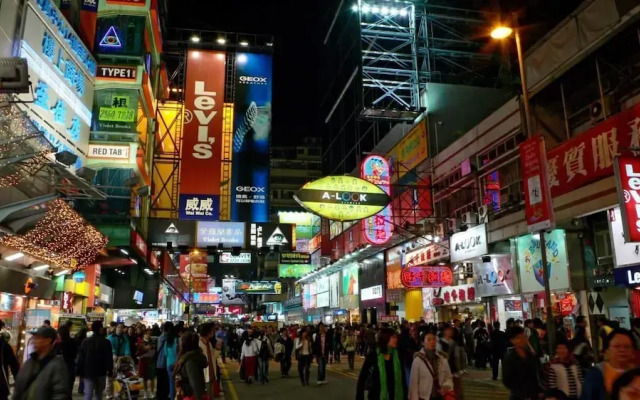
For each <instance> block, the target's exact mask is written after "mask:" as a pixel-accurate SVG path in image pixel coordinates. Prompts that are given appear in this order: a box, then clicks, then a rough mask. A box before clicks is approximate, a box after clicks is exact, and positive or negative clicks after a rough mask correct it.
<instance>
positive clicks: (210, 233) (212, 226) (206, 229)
mask: <svg viewBox="0 0 640 400" xmlns="http://www.w3.org/2000/svg"><path fill="white" fill-rule="evenodd" d="M196 232H197V238H196V246H197V247H208V246H214V247H215V246H218V244H222V247H226V248H229V247H244V239H245V237H244V236H245V233H244V232H245V231H244V222H221V221H198V223H197V229H196Z"/></svg>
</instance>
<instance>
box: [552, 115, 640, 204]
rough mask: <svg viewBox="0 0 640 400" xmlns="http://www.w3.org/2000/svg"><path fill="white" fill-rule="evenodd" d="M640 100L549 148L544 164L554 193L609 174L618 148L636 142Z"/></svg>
mask: <svg viewBox="0 0 640 400" xmlns="http://www.w3.org/2000/svg"><path fill="white" fill-rule="evenodd" d="M638 124H640V103H638V104H636V105H635V106H633V107H632V108H630V109H628V110H624V111H621V112H619V113H618V114H616V115H614V116H611V117H609V118H607V119H605V120H604V121H602V122H601V123H599V124H598V125H596V126H594V127H592V128H590V129H588V130H587V131H586V132H583V133H581V134H580V135H578V136H574V137H572V138H571V139H570V140H567V141H565V142H563V143H562V144H561V145H560V146H558V147H556V148H555V149H553V150H551V151H549V153H548V154H547V164H548V171H549V186H550V187H551V195H552V196H553V197H557V196H560V195H561V194H564V193H569V192H571V191H572V190H575V189H577V188H579V187H581V186H584V185H586V184H588V183H591V182H595V181H597V180H599V179H602V178H605V177H607V176H611V174H612V173H613V160H614V157H615V156H616V155H617V154H618V152H619V151H620V150H624V149H628V148H629V147H633V146H638V143H639V142H638V141H639V138H638V135H639V134H640V133H639V132H640V127H639V125H638Z"/></svg>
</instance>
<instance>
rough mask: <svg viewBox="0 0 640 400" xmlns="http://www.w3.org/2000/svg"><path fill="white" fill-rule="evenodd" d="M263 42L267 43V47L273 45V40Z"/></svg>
mask: <svg viewBox="0 0 640 400" xmlns="http://www.w3.org/2000/svg"><path fill="white" fill-rule="evenodd" d="M265 44H266V45H267V47H273V42H267V43H265Z"/></svg>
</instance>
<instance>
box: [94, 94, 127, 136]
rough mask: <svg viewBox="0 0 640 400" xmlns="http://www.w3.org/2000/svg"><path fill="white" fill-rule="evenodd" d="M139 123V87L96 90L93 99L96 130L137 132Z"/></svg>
mask: <svg viewBox="0 0 640 400" xmlns="http://www.w3.org/2000/svg"><path fill="white" fill-rule="evenodd" d="M137 125H138V90H137V89H120V88H118V89H101V90H96V92H95V97H94V100H93V122H92V127H91V130H93V131H94V132H124V133H135V134H137V132H136V127H137Z"/></svg>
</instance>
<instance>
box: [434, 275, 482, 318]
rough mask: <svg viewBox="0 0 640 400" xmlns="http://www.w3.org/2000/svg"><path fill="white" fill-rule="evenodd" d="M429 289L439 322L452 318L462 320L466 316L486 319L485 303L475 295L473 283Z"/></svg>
mask: <svg viewBox="0 0 640 400" xmlns="http://www.w3.org/2000/svg"><path fill="white" fill-rule="evenodd" d="M429 290H430V291H431V296H432V299H431V303H432V304H433V305H434V306H436V309H437V313H438V317H437V318H438V321H439V322H451V321H453V320H454V319H458V320H461V321H463V320H465V319H467V318H472V319H474V320H475V319H481V320H483V321H488V313H487V311H488V309H487V304H486V303H484V302H483V301H482V299H481V298H479V297H477V296H476V289H475V285H474V284H473V283H465V284H462V285H457V286H446V287H443V288H438V289H429Z"/></svg>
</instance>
